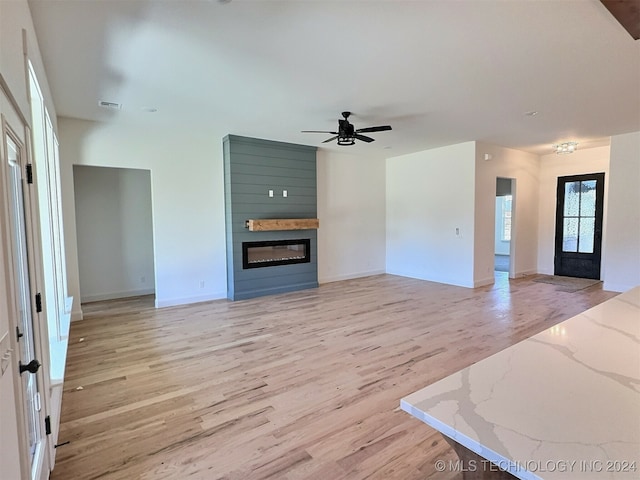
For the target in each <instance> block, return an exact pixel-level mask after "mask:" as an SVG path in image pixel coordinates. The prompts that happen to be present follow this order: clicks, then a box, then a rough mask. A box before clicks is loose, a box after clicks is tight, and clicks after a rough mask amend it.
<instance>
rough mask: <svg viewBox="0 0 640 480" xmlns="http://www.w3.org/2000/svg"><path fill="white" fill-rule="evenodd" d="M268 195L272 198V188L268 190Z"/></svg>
mask: <svg viewBox="0 0 640 480" xmlns="http://www.w3.org/2000/svg"><path fill="white" fill-rule="evenodd" d="M269 197H271V198H273V190H269Z"/></svg>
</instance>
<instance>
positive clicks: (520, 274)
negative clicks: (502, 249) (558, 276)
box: [513, 269, 553, 278]
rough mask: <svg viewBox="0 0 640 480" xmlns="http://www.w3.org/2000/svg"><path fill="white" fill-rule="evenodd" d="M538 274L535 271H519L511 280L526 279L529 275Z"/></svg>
mask: <svg viewBox="0 0 640 480" xmlns="http://www.w3.org/2000/svg"><path fill="white" fill-rule="evenodd" d="M538 273H539V272H538V271H537V270H536V269H533V270H521V271H519V272H516V273H515V275H514V277H513V278H522V277H528V276H529V275H537V274H538ZM551 275H553V274H551Z"/></svg>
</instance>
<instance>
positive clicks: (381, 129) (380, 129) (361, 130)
mask: <svg viewBox="0 0 640 480" xmlns="http://www.w3.org/2000/svg"><path fill="white" fill-rule="evenodd" d="M386 130H391V125H381V126H379V127H367V128H359V129H357V130H356V133H367V132H384V131H386Z"/></svg>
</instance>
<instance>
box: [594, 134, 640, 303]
mask: <svg viewBox="0 0 640 480" xmlns="http://www.w3.org/2000/svg"><path fill="white" fill-rule="evenodd" d="M639 185H640V132H634V133H628V134H625V135H616V136H613V137H611V158H610V174H609V195H608V197H605V198H608V203H609V210H608V215H607V218H606V220H605V223H604V225H605V232H606V235H607V242H606V244H605V246H604V249H603V251H604V258H606V271H605V275H604V288H605V290H613V291H616V292H622V291H625V290H628V289H630V288H632V287H634V286H636V285H640V187H639Z"/></svg>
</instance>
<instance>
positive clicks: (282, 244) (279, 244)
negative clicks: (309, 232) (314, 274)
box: [242, 238, 311, 269]
mask: <svg viewBox="0 0 640 480" xmlns="http://www.w3.org/2000/svg"><path fill="white" fill-rule="evenodd" d="M310 252H311V241H310V240H309V239H308V238H305V239H299V240H269V241H263V242H242V268H243V269H247V268H262V267H273V266H276V265H289V264H294V263H309V262H310V261H311V255H310Z"/></svg>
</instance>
